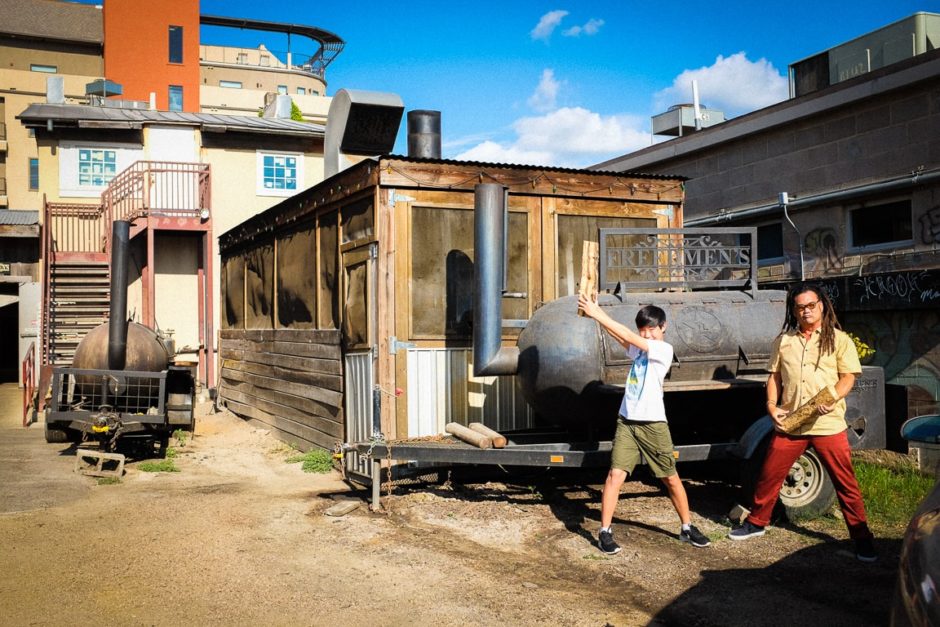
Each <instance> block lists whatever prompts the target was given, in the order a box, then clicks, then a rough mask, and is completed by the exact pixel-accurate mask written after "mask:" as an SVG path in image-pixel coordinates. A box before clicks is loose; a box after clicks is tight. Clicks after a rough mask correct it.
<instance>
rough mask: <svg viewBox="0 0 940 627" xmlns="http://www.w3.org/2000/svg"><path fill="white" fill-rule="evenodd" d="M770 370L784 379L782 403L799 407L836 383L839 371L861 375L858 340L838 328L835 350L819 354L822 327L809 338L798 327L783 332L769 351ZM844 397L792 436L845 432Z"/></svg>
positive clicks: (791, 407)
mask: <svg viewBox="0 0 940 627" xmlns="http://www.w3.org/2000/svg"><path fill="white" fill-rule="evenodd" d="M769 369H770V372H779V373H780V376H781V378H782V380H783V390H782V393H781V394H782V395H781V398H780V401H781V405H782V407H783V408H784V409H786V410H787V411H793V410H794V409H796V408H797V407H800V406H801V405H803V404H804V403H806V402H807V401H809V400H810V399H811V398H813V397H814V396H815V395H816V394H817V393H819V391H820V390H822V389H823V388H824V387H826V386H827V385H835V384H836V382H837V381H838V380H839V374H840V373H841V374H856V375H858V374H861V372H862V364H861V363H860V362H859V361H858V352H857V351H856V350H855V343H854V342H852V339H851V338H850V337H849V336H848V335H847V334H846V333H844V332H842V331H839V330H838V329H836V341H835V351H834V352H832V353H829V354H827V355H820V354H819V329H817V330H816V331H814V332H813V334H812V335H811V336H810V339H809V340H806V339H804V337H803V334H802V333H801V332H800V331H799V330H796V329H795V330H791V331H788V332H787V333H781V334H780V335H779V336H777V339H776V340H774V345H773V348H772V349H771V353H770V368H769ZM845 429H846V424H845V400H844V399H841V400H839V401H838V402H836V404H835V407H834V408H833V410H832V411H831V412H829V413H828V414H823V415H821V416H819V418H817V419H816V420H814V421H812V422H808V423H806V424H805V425H803V426H802V427H800V428H799V429H798V430H797V432H796V433H793V434H792V435H833V434H836V433H841V432H842V431H845Z"/></svg>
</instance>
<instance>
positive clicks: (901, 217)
mask: <svg viewBox="0 0 940 627" xmlns="http://www.w3.org/2000/svg"><path fill="white" fill-rule="evenodd" d="M912 223H913V218H912V217H911V201H910V199H905V200H895V201H891V202H879V203H878V204H874V203H873V204H870V205H866V206H862V207H858V208H855V209H850V210H849V236H850V244H849V246H850V248H851V249H852V250H854V251H857V252H863V251H865V250H871V249H875V250H877V249H881V248H896V247H899V246H909V245H911V244H913V242H914V235H913V224H912Z"/></svg>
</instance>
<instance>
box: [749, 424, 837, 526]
mask: <svg viewBox="0 0 940 627" xmlns="http://www.w3.org/2000/svg"><path fill="white" fill-rule="evenodd" d="M769 445H770V437H767V438H764V440H763V441H761V443H760V446H758V447H757V450H756V451H754V454H753V455H752V456H751V457H750V458H749V459H747V460H745V461H744V463H743V464H742V466H741V496H740V502H741V503H744V504H746V505H747V507H748V508H749V509H753V507H754V505H753V498H754V488H755V487H756V485H757V479H758V477H759V476H760V471H761V467H762V466H763V464H764V458H765V457H766V456H767V447H768V446H769ZM835 497H836V490H835V486H834V485H833V484H832V479H830V478H829V473H827V472H826V469H825V468H824V467H823V465H822V461H820V459H819V456H818V455H817V454H816V451H814V450H813V449H811V448H809V449H806V452H805V453H803V454H802V455H800V457H799V458H798V459H797V460H796V461H795V462H793V466H792V467H791V468H790V472H788V473H787V477H786V479H784V481H783V485H781V486H780V500H779V502H778V508H779V509H782V510H783V512H782V513H783V514H784V515H786V517H787V519H789V520H799V519H801V518H802V519H806V518H816V517H818V516H821V515H823V514H825V513H826V512H828V511H829V509H830V508H831V507H832V504H833V503H834V502H835ZM780 513H781V512H777V513H776V514H775V516H776V515H779V514H780Z"/></svg>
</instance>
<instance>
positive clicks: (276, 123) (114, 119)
mask: <svg viewBox="0 0 940 627" xmlns="http://www.w3.org/2000/svg"><path fill="white" fill-rule="evenodd" d="M0 1H2V0H0ZM16 117H17V119H19V120H22V121H23V123H24V124H26V125H27V126H30V125H38V126H45V124H46V121H47V120H52V122H53V124H60V125H64V126H70V127H78V128H141V127H143V126H145V125H147V124H166V125H178V126H198V127H199V128H200V129H201V130H203V131H206V132H218V133H224V132H227V131H234V132H244V133H274V134H278V135H301V136H307V137H322V136H323V133H324V130H325V127H324V126H323V125H322V124H314V123H311V122H295V121H294V120H285V119H275V118H259V117H255V116H251V115H220V114H217V113H183V112H177V111H151V110H149V109H120V108H116V107H96V106H91V105H73V104H48V103H36V104H31V105H29V107H27V109H26V110H25V111H23V112H22V113H21V114H19V115H18V116H16Z"/></svg>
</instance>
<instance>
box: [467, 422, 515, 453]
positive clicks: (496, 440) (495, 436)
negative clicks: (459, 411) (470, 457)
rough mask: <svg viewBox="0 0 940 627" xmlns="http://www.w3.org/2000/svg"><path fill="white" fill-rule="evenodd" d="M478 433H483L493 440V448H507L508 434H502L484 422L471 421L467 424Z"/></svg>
mask: <svg viewBox="0 0 940 627" xmlns="http://www.w3.org/2000/svg"><path fill="white" fill-rule="evenodd" d="M467 426H468V427H470V428H471V429H473V430H474V431H476V432H477V433H481V434H483V435H485V436H486V437H488V438H489V439H490V440H492V441H493V448H505V447H506V436H504V435H502V434H501V433H499V432H498V431H493V430H492V429H490V428H489V427H487V426H486V425H485V424H483V423H482V422H471V423H470V424H469V425H467Z"/></svg>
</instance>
